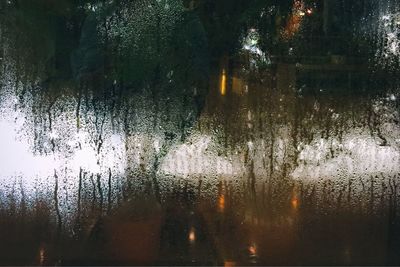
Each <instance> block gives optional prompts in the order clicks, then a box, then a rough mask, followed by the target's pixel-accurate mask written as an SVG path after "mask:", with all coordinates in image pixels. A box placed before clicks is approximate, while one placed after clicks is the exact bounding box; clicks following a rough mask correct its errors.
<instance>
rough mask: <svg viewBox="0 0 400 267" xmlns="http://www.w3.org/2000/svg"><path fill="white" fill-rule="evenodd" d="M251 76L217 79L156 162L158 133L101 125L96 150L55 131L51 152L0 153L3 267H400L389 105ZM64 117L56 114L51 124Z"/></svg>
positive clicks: (394, 128)
mask: <svg viewBox="0 0 400 267" xmlns="http://www.w3.org/2000/svg"><path fill="white" fill-rule="evenodd" d="M257 75H263V76H262V77H257V78H256V81H254V80H252V77H251V75H249V74H244V73H241V72H240V71H238V72H237V73H234V72H232V73H231V77H227V76H228V73H225V70H223V71H221V72H220V75H219V76H218V75H217V76H215V77H214V78H213V79H212V80H211V82H210V93H209V94H208V96H207V100H206V106H205V108H204V110H203V112H202V113H201V115H200V118H199V120H198V122H197V123H196V124H195V126H194V127H193V129H192V130H191V131H190V134H189V135H188V136H187V137H186V138H185V140H184V141H182V142H176V143H173V144H172V145H171V146H170V148H168V150H167V151H166V153H165V154H164V155H161V156H160V157H159V158H158V156H157V155H158V153H157V151H158V150H160V149H162V147H163V142H165V141H164V140H163V138H160V137H159V136H157V135H148V134H146V133H143V132H137V133H130V134H129V135H128V134H126V133H125V135H121V132H119V131H118V130H109V129H111V128H107V127H111V126H108V125H111V121H110V120H108V119H103V120H104V121H105V123H104V125H106V126H105V127H104V129H105V130H104V131H103V132H102V133H101V134H102V136H101V135H100V137H98V140H102V141H101V142H103V145H102V148H101V149H99V147H98V146H93V145H92V144H96V142H98V140H97V141H96V140H93V139H90V138H93V137H91V135H92V136H93V134H94V135H96V132H94V133H91V132H90V131H91V129H90V127H91V126H90V125H86V126H83V127H82V128H81V130H80V132H78V133H79V136H78V137H76V138H77V139H74V138H73V137H71V136H69V134H67V135H66V136H63V135H64V134H66V133H63V132H62V131H59V132H58V133H57V132H56V131H55V130H53V132H51V133H50V134H53V135H52V136H50V140H51V141H50V143H49V146H50V148H51V147H52V148H51V149H50V150H52V153H49V154H48V155H37V156H33V155H31V154H29V153H28V152H26V151H28V150H27V147H24V143H23V142H17V141H14V142H16V143H18V144H19V146H20V148H18V147H15V149H17V152H16V153H17V156H15V158H13V157H14V156H13V155H14V154H15V153H13V152H12V151H11V150H10V151H8V152H1V154H2V157H4V159H3V160H4V161H5V162H7V157H11V159H10V160H9V162H10V165H9V168H8V171H9V172H8V173H7V168H5V172H4V174H3V177H4V178H3V180H2V183H1V186H2V189H1V202H2V205H1V210H0V212H1V216H0V218H1V219H0V224H1V225H0V236H1V240H3V242H2V245H1V248H0V258H1V263H2V264H20V265H25V264H32V265H53V264H61V265H82V264H83V265H85V264H88V265H93V264H96V265H103V264H111V265H116V264H127V265H136V264H151V265H171V264H172V265H224V266H236V265H315V264H317V265H325V264H326V265H331V264H336V265H342V264H344V265H353V264H360V265H362V264H373V265H383V264H399V263H400V258H399V253H398V251H399V249H400V238H399V237H400V224H399V223H400V222H399V211H398V209H397V205H398V203H399V198H398V197H399V196H398V194H399V191H398V190H399V189H398V181H399V178H400V177H399V169H398V163H399V157H400V154H399V140H398V133H399V128H398V124H396V123H395V122H394V121H395V120H396V119H397V118H398V114H396V112H397V111H396V105H397V104H396V103H397V102H396V101H397V100H396V97H397V96H395V95H385V96H370V97H365V96H362V95H358V94H355V95H352V96H351V97H349V96H348V95H344V94H340V95H335V94H334V93H330V92H328V93H326V92H324V91H323V90H320V91H318V92H315V91H312V90H311V89H310V90H311V91H309V92H305V91H304V87H303V91H298V90H295V88H297V87H296V86H295V88H293V87H288V88H286V90H278V89H276V87H277V80H278V79H276V76H275V74H273V73H268V72H265V73H262V74H260V73H258V74H257ZM260 81H262V82H260ZM349 94H350V93H349ZM10 101H12V99H11V100H10ZM66 101H68V100H66ZM6 108H7V107H5V108H4V109H6ZM73 111H74V110H73V109H72V115H68V112H70V111H68V108H66V109H65V110H64V111H60V110H58V111H57V109H55V112H58V115H57V116H59V117H61V116H65V119H64V120H62V119H61V120H57V119H56V118H55V119H54V120H53V122H52V123H53V129H61V130H62V129H66V128H65V127H68V125H66V124H68V123H70V124H71V122H70V121H71V118H72V121H73V120H74V118H73V116H74V114H75V113H74V112H73ZM18 112H24V111H23V110H19V111H18ZM63 113H64V114H65V115H63ZM46 115H47V114H46ZM51 116H52V115H51ZM68 116H70V117H68ZM87 116H90V114H89V115H87ZM95 116H98V115H95ZM68 120H70V121H68ZM2 123H3V124H4V126H5V127H4V128H2V131H3V132H4V133H5V138H6V135H7V134H9V135H12V136H14V135H18V134H17V133H14V132H13V128H10V129H11V130H9V133H7V132H6V129H7V127H11V126H12V124H13V123H14V124H16V125H18V122H10V120H8V121H7V118H5V119H4V120H3V121H2ZM23 123H26V122H22V124H23ZM72 125H74V124H73V123H72ZM85 127H86V128H85ZM97 133H98V132H97ZM24 134H26V133H24ZM71 134H74V133H71ZM13 138H14V137H13ZM13 138H11V137H10V138H9V141H11V140H13ZM79 138H81V139H79ZM3 142H7V139H6V141H4V140H3ZM44 143H46V141H44ZM6 145H7V144H6V143H5V144H4V146H6ZM8 145H9V146H10V144H8ZM86 146H87V147H86ZM13 148H14V145H11V146H10V149H13ZM23 151H25V152H23ZM21 153H27V154H26V157H25V158H24V161H26V162H24V163H23V164H27V165H28V166H29V167H28V168H27V171H26V172H25V173H24V171H23V168H20V167H19V164H21V163H18V162H15V160H16V159H17V158H18V157H19V156H21ZM79 153H80V154H79ZM28 154H29V155H30V156H28ZM29 161H30V162H29ZM91 161H93V162H91ZM158 161H159V162H158ZM157 162H158V163H157ZM12 164H14V165H15V164H16V166H13V165H12ZM155 164H157V166H159V167H157V166H156V165H155ZM33 166H36V169H35V168H33ZM155 166H156V167H155ZM13 168H14V170H18V171H20V174H18V173H17V174H15V172H14V173H13ZM5 174H7V175H8V176H7V177H6V176H5Z"/></svg>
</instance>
